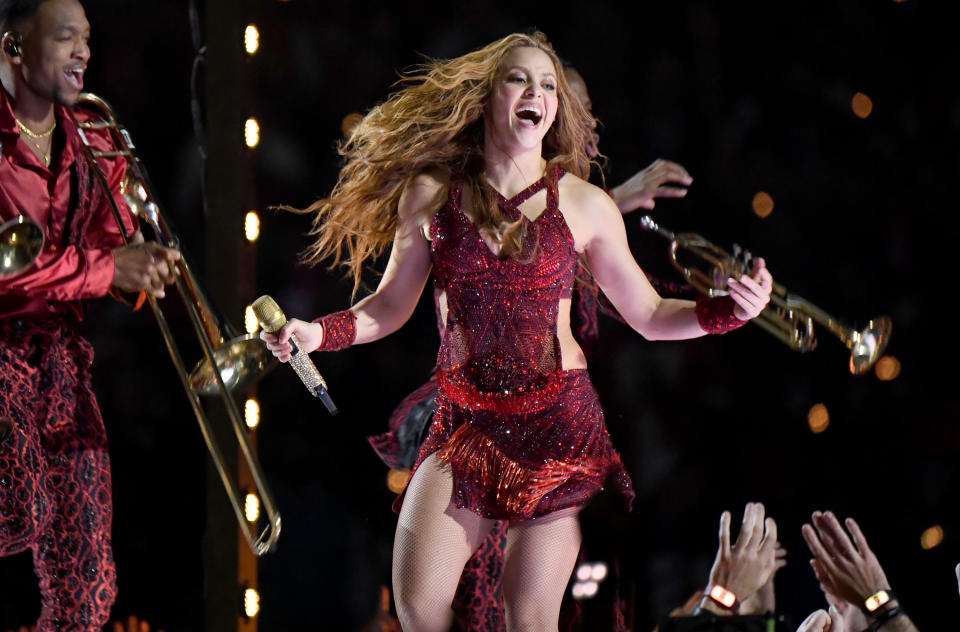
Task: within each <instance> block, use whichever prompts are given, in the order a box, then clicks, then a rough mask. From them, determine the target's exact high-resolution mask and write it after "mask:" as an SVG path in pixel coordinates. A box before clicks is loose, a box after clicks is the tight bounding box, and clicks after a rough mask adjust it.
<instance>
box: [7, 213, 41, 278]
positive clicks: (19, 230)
mask: <svg viewBox="0 0 960 632" xmlns="http://www.w3.org/2000/svg"><path fill="white" fill-rule="evenodd" d="M44 239H45V238H44V235H43V228H41V227H40V224H38V223H36V222H35V221H33V220H32V219H30V218H29V217H27V216H26V215H18V216H17V217H14V218H13V219H11V220H8V221H6V222H3V223H2V224H0V278H2V277H12V276H14V275H16V274H20V273H21V272H23V271H24V270H26V269H27V268H29V267H30V266H31V265H33V262H34V261H36V259H37V257H39V256H40V251H41V250H43V242H44Z"/></svg>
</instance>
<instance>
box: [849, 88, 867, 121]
mask: <svg viewBox="0 0 960 632" xmlns="http://www.w3.org/2000/svg"><path fill="white" fill-rule="evenodd" d="M850 107H851V108H852V109H853V113H854V114H855V115H857V117H859V118H862V119H865V118H867V117H868V116H870V113H871V112H873V101H872V100H871V99H870V97H868V96H867V95H865V94H864V93H862V92H857V93H856V94H854V95H853V99H851V100H850Z"/></svg>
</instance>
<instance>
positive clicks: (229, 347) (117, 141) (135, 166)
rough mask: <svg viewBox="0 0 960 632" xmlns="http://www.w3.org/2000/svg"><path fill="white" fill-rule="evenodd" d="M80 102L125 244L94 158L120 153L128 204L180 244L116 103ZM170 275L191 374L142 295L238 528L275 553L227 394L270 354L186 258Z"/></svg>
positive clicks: (268, 505)
mask: <svg viewBox="0 0 960 632" xmlns="http://www.w3.org/2000/svg"><path fill="white" fill-rule="evenodd" d="M77 107H78V108H84V109H86V110H88V111H90V112H92V113H93V114H94V116H95V118H93V119H91V120H80V119H78V118H77V116H76V113H75V112H73V113H72V114H73V118H74V122H75V123H76V125H77V128H78V130H79V135H80V139H81V143H80V144H81V148H82V151H83V155H84V158H85V160H86V161H87V163H88V165H89V166H90V168H91V171H92V172H93V173H94V175H95V177H96V179H97V180H98V181H99V183H100V185H101V186H102V187H103V190H104V191H105V193H106V194H105V196H104V197H106V199H107V200H109V203H110V207H111V210H112V212H113V215H114V218H115V219H116V221H117V224H118V225H119V227H120V232H121V234H122V235H123V238H124V242H125V243H127V244H129V243H130V240H131V238H132V237H133V235H128V234H127V232H126V230H127V229H126V228H125V224H124V221H123V218H122V216H121V212H120V209H119V207H118V206H117V202H116V200H115V199H114V198H113V196H112V195H110V187H109V185H108V183H107V178H106V175H105V174H104V171H103V169H101V167H100V165H99V164H98V160H99V159H109V158H117V157H122V158H124V159H126V161H127V171H126V173H125V175H124V179H123V183H122V185H121V190H122V193H123V196H124V198H125V199H126V201H127V203H128V204H129V206H130V210H131V211H132V212H133V213H134V215H135V216H137V217H138V219H139V220H140V222H141V223H142V224H146V225H147V226H148V227H149V228H150V229H151V231H152V232H153V234H154V236H155V238H156V240H157V242H158V243H160V244H162V245H164V246H169V247H173V248H178V249H179V248H180V240H179V239H178V237H177V236H176V235H175V234H174V233H173V232H172V231H171V230H170V227H169V225H168V224H167V222H166V220H165V219H164V217H163V215H162V213H161V212H160V206H159V205H158V203H157V202H156V197H155V196H154V194H153V190H152V187H151V185H150V180H149V178H148V176H147V172H146V168H145V167H144V166H143V163H142V162H141V161H140V159H139V158H138V157H137V155H136V154H135V153H134V151H133V150H134V145H133V141H132V140H131V138H130V134H129V133H128V132H127V130H126V129H125V128H123V127H122V126H121V125H120V123H119V122H117V118H116V116H115V115H114V111H113V108H112V107H111V106H110V104H108V103H107V102H106V101H105V100H104V99H102V98H100V97H98V96H96V95H94V94H90V93H82V94H81V95H80V98H79V99H78V101H77ZM92 130H103V131H107V132H109V134H110V136H111V138H112V140H113V149H111V150H107V151H105V150H100V149H97V148H95V147H93V146H92V145H91V144H90V142H89V139H88V138H87V131H92ZM175 272H176V274H175V278H176V287H177V291H178V293H179V294H180V297H181V298H182V299H183V303H184V305H185V306H186V309H187V313H188V314H189V316H190V320H191V322H192V324H193V328H194V330H195V333H196V337H197V340H198V341H199V343H200V346H201V347H202V349H203V354H204V358H203V359H202V360H201V361H200V362H199V363H198V364H197V365H196V367H195V368H194V369H193V370H192V371H188V370H187V367H186V364H185V363H184V361H183V358H182V356H181V355H180V351H179V348H178V346H177V343H176V341H175V339H174V336H173V333H172V332H171V330H170V327H169V325H168V323H167V319H166V317H165V316H164V313H163V311H162V310H161V309H160V307H159V304H158V303H157V300H156V298H155V297H153V296H148V297H147V298H148V300H149V302H150V307H151V309H152V311H153V314H154V316H155V317H156V320H157V324H158V326H159V327H160V331H161V334H162V335H163V339H164V342H165V343H166V347H167V351H169V353H170V358H171V360H172V361H173V364H174V366H175V368H176V371H177V375H178V376H179V377H180V381H181V382H182V384H183V388H184V390H185V391H186V393H187V399H188V400H189V402H190V406H191V408H192V409H193V412H194V415H195V416H196V418H197V422H198V423H199V425H200V432H201V434H202V435H203V439H204V441H205V443H206V445H207V449H208V450H209V452H210V457H211V459H212V460H213V463H214V466H215V468H216V470H217V473H218V475H219V476H220V480H221V482H222V483H223V486H224V489H225V490H226V492H227V496H228V497H229V500H230V504H231V506H232V507H233V510H234V513H235V514H236V518H237V522H238V523H239V525H240V531H241V532H242V533H243V534H244V537H245V538H246V540H247V543H248V544H249V546H250V549H251V550H252V551H253V553H254V554H255V555H257V556H260V555H263V554H264V553H267V552H269V551H271V550H273V549H274V548H275V546H276V541H277V538H278V537H279V535H280V524H281V522H280V514H279V512H278V511H277V509H276V505H275V503H274V500H273V495H272V494H271V493H270V490H269V489H268V487H267V483H266V479H265V477H264V475H263V471H262V469H261V467H260V463H259V461H258V459H257V456H256V454H255V453H254V451H253V449H252V448H251V446H250V441H249V439H248V437H247V433H246V430H245V428H244V424H243V422H242V419H243V417H242V416H241V414H240V410H239V408H238V406H237V403H236V401H234V398H233V395H232V394H231V391H233V390H236V389H240V388H242V387H244V386H246V385H247V384H250V383H252V382H253V381H255V380H257V379H259V378H260V377H261V376H262V375H263V374H264V373H265V372H266V371H267V370H269V369H270V368H271V367H272V366H274V362H273V358H272V357H271V356H270V354H269V353H268V351H267V349H266V346H265V345H264V344H263V342H262V341H261V340H260V339H259V338H258V337H256V336H254V335H252V334H248V335H243V336H239V335H237V332H236V328H234V327H233V326H232V325H231V324H230V323H228V322H226V321H224V320H223V319H222V318H219V317H218V316H217V315H216V312H215V310H214V309H213V306H212V304H211V303H210V301H209V300H208V299H207V297H206V295H205V294H204V292H203V291H202V290H201V288H200V285H199V284H198V282H197V280H196V277H194V275H193V272H192V271H191V270H190V266H189V265H188V263H187V261H186V258H185V257H183V256H181V258H180V259H179V260H178V261H177V262H176V266H175ZM216 394H219V395H220V396H221V397H222V399H223V401H224V404H225V405H226V409H227V416H228V418H229V420H230V425H231V426H232V427H233V431H234V434H235V435H236V439H237V443H238V445H239V448H240V452H241V453H242V455H243V458H244V460H245V461H246V463H247V466H248V467H249V470H250V474H251V478H252V479H253V483H254V486H255V488H256V490H255V491H256V494H257V496H258V497H259V500H260V504H261V505H262V507H263V509H264V514H265V515H266V520H265V525H264V526H263V528H262V529H260V530H259V532H256V529H257V527H258V525H251V524H250V523H249V522H248V521H247V518H246V516H245V514H244V509H243V506H242V500H241V497H242V496H243V494H242V493H241V491H240V489H239V486H238V485H237V484H236V483H235V482H234V478H233V476H231V475H230V474H229V473H228V472H227V465H226V461H225V460H224V458H223V453H222V452H221V450H220V447H219V445H218V444H217V442H216V440H215V439H214V434H213V427H212V426H211V424H210V421H209V420H208V418H207V416H206V414H205V413H204V410H203V406H202V405H201V403H200V395H216Z"/></svg>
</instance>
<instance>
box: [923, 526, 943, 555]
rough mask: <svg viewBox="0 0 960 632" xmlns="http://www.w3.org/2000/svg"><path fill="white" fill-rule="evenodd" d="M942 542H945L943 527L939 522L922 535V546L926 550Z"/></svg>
mask: <svg viewBox="0 0 960 632" xmlns="http://www.w3.org/2000/svg"><path fill="white" fill-rule="evenodd" d="M941 542H943V527H941V526H940V525H938V524H935V525H933V526H932V527H930V528H929V529H927V530H926V531H924V532H923V535H921V536H920V546H921V547H922V548H923V549H924V550H925V551H929V550H930V549H932V548H935V547H938V546H940V543H941Z"/></svg>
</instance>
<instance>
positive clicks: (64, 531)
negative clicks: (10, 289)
mask: <svg viewBox="0 0 960 632" xmlns="http://www.w3.org/2000/svg"><path fill="white" fill-rule="evenodd" d="M92 362H93V348H92V347H91V346H90V343H88V342H87V341H86V340H84V339H83V338H82V337H81V336H80V335H79V334H77V333H76V332H75V331H74V330H73V328H72V327H70V326H69V325H68V324H67V323H66V322H64V321H62V320H48V321H37V322H33V321H0V418H5V420H4V421H5V422H6V423H5V424H4V425H5V427H6V428H7V429H8V430H9V432H7V433H6V436H5V438H2V439H0V556H4V555H12V554H14V553H19V552H21V551H24V550H26V549H31V550H32V551H33V563H34V569H35V570H36V573H37V576H38V578H39V583H40V595H41V599H42V603H43V609H42V611H41V613H40V620H39V621H38V622H37V628H38V630H39V632H48V631H52V630H58V631H65V630H69V631H71V632H73V631H76V632H80V631H84V632H85V631H93V630H100V629H102V627H103V625H104V624H106V623H107V619H108V617H109V614H110V607H111V605H112V604H113V600H114V597H115V596H116V571H115V568H114V563H113V552H112V550H111V546H110V523H111V519H112V502H111V490H110V461H109V457H108V456H107V438H106V432H105V430H104V427H103V420H102V419H101V417H100V409H99V407H98V406H97V401H96V398H95V397H94V395H93V391H92V390H91V386H90V364H91V363H92Z"/></svg>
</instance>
